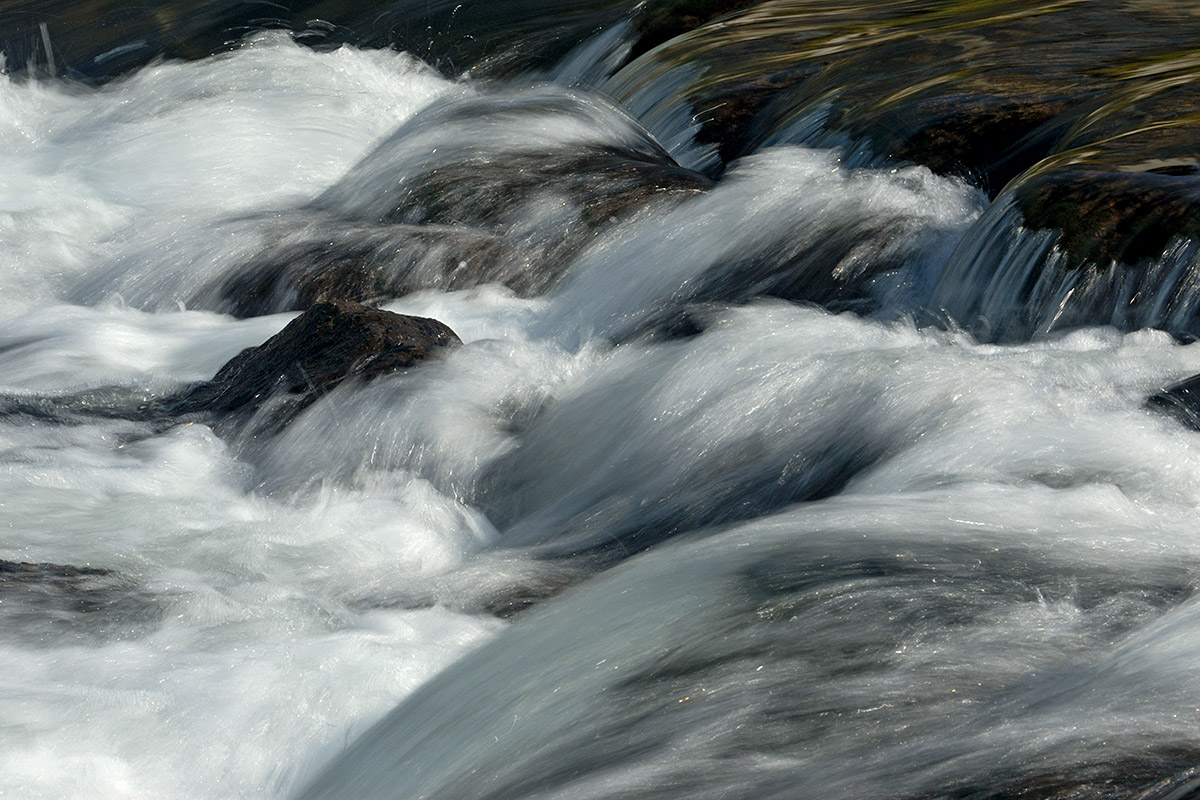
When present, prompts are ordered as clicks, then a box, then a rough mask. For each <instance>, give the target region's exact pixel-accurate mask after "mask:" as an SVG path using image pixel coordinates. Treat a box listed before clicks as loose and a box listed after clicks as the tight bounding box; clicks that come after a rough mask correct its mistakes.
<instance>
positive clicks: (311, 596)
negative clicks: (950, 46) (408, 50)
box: [0, 26, 1200, 800]
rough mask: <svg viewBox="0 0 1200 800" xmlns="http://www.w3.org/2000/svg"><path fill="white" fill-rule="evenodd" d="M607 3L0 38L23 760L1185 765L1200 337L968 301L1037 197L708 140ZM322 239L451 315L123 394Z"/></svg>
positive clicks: (775, 776) (2, 744)
mask: <svg viewBox="0 0 1200 800" xmlns="http://www.w3.org/2000/svg"><path fill="white" fill-rule="evenodd" d="M632 36H633V34H632V33H631V30H630V29H629V27H628V26H624V27H622V26H617V27H614V28H608V27H606V28H604V29H603V30H601V31H599V32H598V33H597V34H596V35H595V36H594V37H592V38H590V39H587V40H586V41H583V42H581V43H580V44H578V46H576V47H575V48H574V49H573V50H571V51H570V52H569V53H567V54H566V55H565V56H563V58H562V60H561V61H560V62H559V63H560V65H561V66H560V68H559V69H558V70H557V71H556V70H555V69H554V68H553V67H547V66H544V65H543V66H542V67H539V71H537V72H536V74H531V73H525V74H523V75H522V76H520V77H513V78H508V79H506V80H503V81H477V80H472V79H471V78H469V77H446V76H445V75H443V74H441V73H439V72H437V71H435V70H434V69H433V68H432V67H430V66H428V65H427V64H425V63H423V62H422V61H420V60H418V59H416V58H414V57H412V56H410V55H407V54H405V53H402V52H397V51H395V50H371V49H358V48H355V47H350V46H345V47H340V48H336V49H333V48H324V49H322V50H320V51H318V50H312V49H308V48H306V47H303V46H301V45H299V44H297V43H296V42H294V41H293V39H292V38H291V37H289V36H287V35H286V34H283V33H279V32H274V33H272V32H264V33H258V34H255V35H253V36H251V37H249V38H248V39H247V40H245V41H243V42H242V43H241V45H240V46H239V47H237V48H236V49H234V50H232V51H230V52H225V53H221V54H218V55H214V56H210V57H207V58H204V59H201V60H197V61H192V62H179V61H161V62H155V63H151V64H149V65H146V66H143V67H140V68H138V69H137V70H135V71H132V72H130V73H128V74H126V75H125V76H123V77H121V78H119V79H117V80H114V81H111V82H109V83H107V84H105V85H104V86H102V87H98V88H97V87H91V88H88V87H84V86H82V85H80V84H78V83H75V82H72V81H69V80H63V79H52V78H49V77H47V76H45V75H41V76H37V75H33V76H28V75H27V76H23V77H22V76H11V77H9V76H5V77H3V78H0V152H3V153H4V156H5V157H4V159H3V162H2V164H0V531H2V532H3V535H2V536H0V567H3V566H5V565H7V567H6V568H7V569H8V571H7V572H6V571H0V796H5V797H14V798H62V797H87V798H197V799H198V798H214V799H216V798H231V797H247V798H259V797H280V798H284V797H304V798H371V797H390V798H419V797H428V798H489V799H491V800H500V799H501V798H618V797H620V798H631V797H639V798H666V797H672V798H749V797H755V798H759V797H762V798H767V797H772V798H773V797H778V798H803V797H819V798H825V797H829V798H842V797H844V798H868V797H878V798H891V797H911V798H918V797H920V798H925V797H1013V796H1023V797H1026V796H1027V797H1070V798H1083V797H1113V796H1116V797H1158V798H1167V797H1171V798H1183V797H1187V796H1191V794H1190V793H1192V792H1195V791H1197V786H1198V785H1200V777H1197V776H1198V775H1200V773H1197V772H1196V769H1197V768H1200V690H1198V687H1200V606H1198V605H1197V600H1196V596H1195V586H1196V581H1197V577H1198V576H1197V568H1196V564H1198V563H1200V537H1197V535H1196V533H1197V523H1196V519H1197V508H1198V506H1200V440H1198V439H1197V435H1196V434H1195V433H1194V432H1190V431H1188V430H1186V429H1184V428H1183V427H1182V426H1180V425H1178V424H1177V423H1176V422H1174V421H1172V420H1170V419H1168V418H1166V417H1162V416H1159V415H1157V414H1154V413H1152V412H1150V411H1148V410H1147V409H1146V408H1145V406H1144V400H1145V398H1146V397H1147V396H1148V395H1149V394H1152V393H1153V392H1155V391H1156V390H1158V389H1159V388H1161V387H1162V386H1164V385H1166V384H1169V383H1171V382H1173V381H1175V380H1178V379H1180V378H1183V377H1186V376H1189V375H1192V374H1195V373H1197V372H1200V349H1197V347H1196V346H1195V345H1185V344H1182V343H1180V342H1179V341H1177V340H1176V339H1174V338H1172V337H1171V336H1170V335H1168V334H1167V333H1165V332H1162V331H1159V330H1154V329H1143V330H1131V329H1132V328H1134V327H1136V325H1126V326H1123V327H1122V328H1114V327H1096V326H1092V327H1087V326H1086V325H1083V323H1088V322H1097V321H1098V322H1102V323H1103V322H1108V321H1109V320H1108V319H1106V318H1102V319H1099V320H1096V319H1094V318H1088V317H1086V315H1083V316H1081V317H1080V318H1079V319H1077V320H1075V322H1076V323H1079V324H1081V325H1082V326H1080V327H1075V328H1074V329H1073V330H1071V331H1069V332H1067V333H1061V334H1058V335H1056V336H1053V337H1041V338H1035V339H1033V340H1032V341H1030V340H1025V341H1017V342H1015V343H1012V344H1005V345H998V344H990V343H986V342H981V341H979V340H978V339H977V338H975V337H974V336H973V335H972V334H970V333H967V332H965V331H964V329H963V328H962V327H960V326H959V324H957V323H956V322H954V321H953V320H951V319H950V317H947V316H946V315H945V312H944V311H943V309H951V311H952V312H953V310H954V309H956V308H974V307H977V306H980V305H982V306H985V307H987V308H992V307H991V306H987V304H988V303H989V302H992V299H994V298H995V296H996V294H995V293H996V292H998V291H1001V289H997V288H996V287H997V286H998V285H999V284H1000V283H1002V282H1003V281H1005V280H1011V281H1018V282H1020V281H1019V280H1018V278H1015V277H1012V276H1014V275H1015V276H1021V275H1024V271H1025V270H1027V267H1025V266H1023V265H1024V264H1026V263H1032V262H1035V261H1038V259H1043V258H1044V257H1045V256H1046V253H1047V252H1048V251H1050V250H1051V248H1052V246H1053V242H1052V241H1050V240H1049V239H1048V238H1047V236H1048V235H1047V234H1041V235H1039V234H1033V233H1030V232H1028V231H1023V230H1012V231H1011V236H1008V238H1004V236H1005V234H1004V233H1003V232H1004V231H1005V230H1009V229H1019V224H1018V223H1014V222H1012V220H1011V215H1009V216H1005V213H1006V212H1004V209H1000V210H999V211H998V210H997V209H995V208H993V209H992V210H991V211H989V212H988V215H987V216H986V217H985V216H984V215H985V210H986V209H987V208H988V199H987V197H986V196H985V195H984V194H983V192H981V191H980V190H979V189H976V188H974V187H972V186H971V185H969V184H968V183H966V182H964V181H963V180H960V179H958V178H953V177H939V176H937V175H935V174H933V173H932V172H930V171H929V170H928V169H926V168H924V167H921V166H904V165H895V166H888V165H884V166H871V165H865V164H863V165H855V164H854V163H853V162H851V161H848V160H844V159H843V158H841V157H840V155H839V153H838V152H836V151H831V150H821V149H812V148H808V147H805V146H802V145H800V144H796V143H790V144H789V143H786V142H783V143H773V144H771V145H770V146H766V147H763V148H762V149H760V150H759V151H757V152H755V153H752V154H749V155H747V156H745V157H744V158H741V159H739V160H737V161H734V162H732V163H731V164H729V165H727V166H726V167H725V168H724V170H723V173H722V174H721V175H720V177H719V179H718V180H716V182H715V183H714V182H713V181H710V180H709V178H708V177H705V176H703V175H700V174H698V173H693V172H690V170H688V169H686V168H687V167H700V168H702V167H705V166H706V165H710V164H711V159H712V157H713V156H712V151H711V149H709V150H706V149H705V147H704V146H703V144H702V143H698V142H697V141H696V140H695V139H694V138H693V134H694V130H693V128H692V127H689V126H690V123H689V118H688V117H687V116H686V113H687V112H686V109H683V110H681V108H680V107H679V105H678V104H677V103H674V101H672V100H671V97H672V91H673V89H672V87H670V86H660V87H658V88H659V89H660V90H661V91H659V92H658V94H655V91H654V90H652V88H647V89H645V90H644V91H639V92H637V93H636V96H635V97H633V99H631V100H629V101H628V103H627V104H626V105H625V106H621V105H619V104H618V103H617V102H616V101H615V100H614V99H613V98H614V97H616V96H618V95H619V94H620V92H619V91H618V88H619V87H620V86H621V85H627V84H628V81H626V82H625V83H624V84H622V81H623V80H625V79H624V78H622V77H621V76H620V75H618V76H617V78H613V79H612V81H613V83H611V84H606V81H608V80H609V79H608V77H607V76H608V75H610V74H611V73H612V72H613V71H614V70H615V69H616V67H617V66H618V65H620V64H621V63H623V60H624V59H625V58H626V54H627V53H628V52H629V48H630V46H631V42H632ZM635 63H636V62H635ZM556 81H557V82H556ZM567 84H570V86H568V85H567ZM581 84H590V85H588V86H584V85H581ZM606 86H607V88H606ZM614 87H617V88H614ZM681 114H684V116H681ZM634 115H636V117H635V116H634ZM639 120H640V121H639ZM648 131H649V132H648ZM651 132H653V133H651ZM672 159H674V160H672ZM676 161H677V162H679V164H681V165H682V166H677V165H676V163H675V162H676ZM614 187H615V188H614ZM993 217H995V218H998V219H999V220H1000V221H999V222H996V223H995V224H992V222H988V225H990V227H986V228H984V229H982V231H981V230H980V229H979V226H978V225H977V221H978V220H980V219H981V218H983V219H986V220H991V219H992V218H993ZM973 226H974V227H973ZM1006 226H1007V227H1006ZM989 236H990V237H992V239H993V240H995V241H991V240H989V239H988V237H989ZM1039 236H1040V238H1039ZM1001 239H1002V241H1001ZM414 242H416V244H414ZM1190 247H1191V245H1189V244H1187V243H1175V244H1173V245H1172V249H1171V250H1170V251H1169V252H1168V253H1166V254H1165V255H1164V258H1163V260H1162V262H1161V264H1160V265H1159V266H1158V267H1157V268H1158V269H1161V270H1164V271H1170V270H1171V269H1175V267H1173V266H1172V265H1174V264H1175V263H1176V262H1177V261H1179V260H1180V259H1182V258H1184V256H1185V255H1187V254H1188V253H1190V252H1191V250H1190V249H1188V248H1190ZM356 248H357V249H356ZM985 248H993V249H994V250H996V251H1003V253H1004V255H1003V260H1004V263H1005V264H1008V265H1009V269H1008V272H1002V273H998V274H997V275H995V276H990V275H976V274H975V273H974V272H972V269H971V268H970V267H971V265H972V264H976V263H977V262H978V259H976V261H971V259H972V258H976V256H977V254H978V253H979V252H981V251H982V250H983V249H985ZM1185 251H1186V252H1185ZM347 253H349V254H350V255H345V254H347ZM306 259H307V260H306ZM339 259H341V261H339ZM346 259H350V260H355V259H357V260H358V261H362V260H365V261H367V262H369V263H370V264H372V265H373V268H375V269H376V270H377V273H373V274H374V275H375V276H376V277H375V278H372V280H375V279H376V278H377V279H378V281H380V282H377V283H373V284H370V287H368V288H369V289H370V290H369V291H368V290H364V291H365V292H366V294H367V295H369V296H368V297H366V298H365V299H378V300H379V301H380V302H383V303H384V305H385V307H386V308H388V309H390V310H393V311H398V312H402V313H411V314H418V315H422V316H430V317H435V318H437V319H439V320H442V321H444V322H446V323H447V324H448V325H450V326H451V327H452V328H453V329H454V330H455V331H456V332H457V333H458V334H459V336H460V337H461V338H462V339H463V341H464V346H462V347H461V348H458V349H456V350H455V351H453V352H452V353H450V354H449V355H448V356H446V357H444V358H441V359H439V360H437V361H435V362H431V363H428V364H423V365H421V366H420V367H419V368H417V369H413V370H410V371H409V372H407V373H403V374H397V375H394V376H389V377H386V378H383V379H380V380H377V381H374V382H372V383H370V384H365V385H364V384H355V385H350V384H344V385H342V386H340V387H338V388H336V389H334V390H333V391H331V392H330V393H328V394H327V395H326V396H323V397H322V398H321V399H320V400H319V401H318V402H316V403H314V404H313V405H312V406H310V407H309V408H308V409H307V410H305V412H304V413H303V414H302V415H301V416H300V417H298V418H297V419H296V420H294V421H293V422H292V423H291V424H290V425H288V426H287V427H286V428H285V429H284V430H283V431H282V432H281V433H279V434H278V435H276V436H271V437H266V436H263V437H255V436H250V435H246V436H231V437H226V438H221V437H219V436H218V435H217V434H216V433H215V432H214V430H213V429H212V428H211V427H210V426H209V425H208V424H205V422H203V421H195V420H184V421H181V422H180V423H179V424H176V425H165V424H162V422H161V420H158V421H155V420H147V419H146V418H145V417H144V416H139V415H138V414H136V413H122V411H121V409H122V408H132V407H135V406H137V404H138V403H139V402H141V401H143V400H145V399H146V398H154V397H161V396H164V395H166V394H168V393H170V392H172V391H175V390H178V389H180V388H182V387H184V386H187V385H189V384H191V383H192V382H195V381H200V380H204V379H206V378H209V377H211V376H212V375H213V373H214V372H215V371H216V370H217V369H218V368H219V367H220V366H221V365H222V364H223V363H224V362H225V361H226V360H228V359H229V358H231V357H232V356H234V355H235V354H237V353H238V352H239V351H241V350H242V349H243V348H246V347H249V346H252V345H256V344H259V343H261V342H262V341H264V340H265V339H267V338H268V337H269V336H271V335H273V334H274V333H276V332H277V331H279V330H280V329H282V328H283V326H284V325H285V324H286V323H287V322H288V321H290V320H291V319H292V318H294V316H295V315H296V313H297V312H296V309H297V308H299V307H300V306H301V305H302V304H303V303H302V301H301V300H298V298H299V297H301V295H302V293H303V287H302V286H301V282H302V281H301V279H302V277H303V275H304V274H306V273H305V272H304V270H306V269H311V270H319V269H323V268H328V267H330V265H331V264H338V263H342V261H344V260H346ZM1022 259H1024V261H1022ZM1171 259H1175V261H1172V260H1171ZM951 263H953V264H956V265H957V266H956V267H955V269H954V271H953V274H952V276H951V277H950V278H947V276H946V275H945V274H944V272H945V268H946V266H947V264H951ZM780 264H785V265H787V267H788V269H787V271H786V275H783V276H781V274H780V271H779V270H778V269H777V267H778V266H779V265H780ZM288 270H292V271H291V272H289V271H288ZM262 275H265V276H266V277H262V278H261V281H265V283H261V282H260V283H254V281H260V276H262ZM379 276H383V277H379ZM239 281H241V283H239ZM247 281H248V282H247ZM289 281H291V282H290V283H289ZM251 285H253V286H255V287H257V289H256V290H255V292H254V293H251V292H249V291H248V290H247V289H246V287H247V286H251ZM263 286H266V287H267V288H266V289H264V288H262V287H263ZM398 287H403V291H401V290H400V289H399V288H398ZM1069 291H1070V287H1069V286H1066V285H1065V284H1064V285H1055V286H1053V287H1050V288H1047V289H1046V290H1045V292H1044V293H1043V294H1045V295H1046V296H1045V297H1041V296H1040V295H1039V298H1038V299H1037V300H1036V302H1037V304H1038V305H1036V308H1035V311H1036V314H1035V316H1037V317H1038V319H1039V320H1043V321H1044V319H1045V318H1046V315H1047V314H1050V313H1051V311H1052V306H1053V303H1054V302H1059V301H1061V300H1062V297H1063V295H1064V294H1067V293H1069ZM239 292H240V293H239ZM972 292H974V293H975V295H971V293H972ZM785 298H792V299H785ZM797 298H798V299H797ZM978 298H984V299H982V300H981V299H978ZM989 298H991V299H989ZM1047 298H1048V299H1047ZM251 300H253V302H251ZM1187 300H1188V301H1189V302H1190V303H1192V304H1194V303H1195V295H1194V293H1193V295H1191V296H1190V297H1189V298H1187ZM801 301H804V302H801ZM997 302H998V301H997ZM818 304H819V305H818ZM1179 304H1180V306H1183V305H1186V303H1185V302H1184V301H1183V300H1180V303H1179ZM996 308H997V309H998V308H999V307H998V306H996ZM1048 308H1050V309H1051V311H1047V310H1046V309H1048ZM992 313H994V314H1000V313H1001V311H1000V310H995V309H993V312H992ZM1105 313H1107V312H1105ZM1180 313H1182V312H1180ZM931 320H933V321H939V322H940V323H941V324H937V325H930V324H929V323H930V321H931ZM1140 320H1141V318H1138V320H1135V322H1137V323H1138V324H1141V322H1140ZM1113 321H1116V320H1113ZM17 564H23V565H25V566H24V567H21V568H16V567H15V565H17ZM29 565H41V566H29Z"/></svg>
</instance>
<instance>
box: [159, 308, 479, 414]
mask: <svg viewBox="0 0 1200 800" xmlns="http://www.w3.org/2000/svg"><path fill="white" fill-rule="evenodd" d="M461 343H462V342H461V340H460V339H459V338H458V336H457V335H456V334H455V333H454V331H452V330H450V328H449V327H447V326H446V325H445V324H443V323H441V322H438V321H437V320H434V319H428V318H425V317H410V316H404V315H402V314H395V313H392V312H391V311H383V310H381V309H377V308H370V307H368V306H364V305H361V304H359V303H353V302H350V301H347V300H328V301H324V302H321V303H317V304H316V305H314V306H313V307H312V308H310V309H309V310H308V311H306V312H305V313H303V314H301V315H300V316H299V317H297V318H296V319H294V320H292V321H291V322H290V323H289V324H288V325H287V327H285V328H284V329H283V330H282V331H280V332H279V333H277V334H275V335H274V336H272V337H271V338H270V339H268V340H267V341H266V342H264V343H263V344H261V345H259V346H258V347H251V348H248V349H246V350H243V351H242V352H241V353H239V354H238V355H237V356H235V357H234V358H232V359H231V360H230V361H228V362H227V363H226V364H225V365H224V366H223V367H221V369H220V370H218V371H217V374H216V375H215V376H213V378H212V380H210V381H207V382H205V383H202V384H199V385H197V386H195V387H193V388H192V389H190V390H189V391H187V392H186V393H185V394H184V395H183V396H182V397H180V398H178V399H176V400H175V401H174V402H172V403H170V404H169V408H170V410H171V412H172V413H175V414H197V413H203V414H207V415H210V416H212V417H213V418H214V427H215V429H216V430H217V431H218V433H223V434H229V433H234V432H237V431H238V430H239V429H242V428H243V427H245V426H246V424H247V423H249V422H251V421H252V420H253V421H254V424H253V425H252V426H251V430H252V432H253V434H254V435H258V434H262V433H272V432H275V431H278V430H279V429H281V428H283V427H284V426H286V425H287V424H288V422H290V421H291V419H292V418H294V417H295V416H296V415H297V414H298V413H300V412H301V411H302V410H304V409H305V408H307V407H308V406H309V405H311V404H312V403H314V402H315V401H316V400H317V399H318V398H320V397H321V395H322V394H325V393H326V392H329V391H330V390H332V389H333V388H334V387H336V386H338V385H339V384H341V383H343V382H345V381H347V380H352V379H353V380H363V381H369V380H373V379H375V378H378V377H380V376H383V375H388V374H391V373H394V372H398V371H402V370H405V369H408V368H410V367H412V366H414V365H416V364H418V363H419V362H421V361H424V360H426V359H428V358H431V357H433V356H435V355H436V354H438V353H439V352H440V351H441V350H443V349H445V348H447V347H452V346H454V345H458V344H461ZM268 406H269V407H268ZM260 410H264V411H266V414H265V415H264V417H263V418H260V419H254V418H255V416H256V415H257V414H258V412H259V411H260Z"/></svg>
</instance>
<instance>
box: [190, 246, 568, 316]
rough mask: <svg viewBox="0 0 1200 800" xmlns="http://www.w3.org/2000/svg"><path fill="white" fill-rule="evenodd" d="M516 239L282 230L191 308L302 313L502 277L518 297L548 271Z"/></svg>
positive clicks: (541, 282)
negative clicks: (335, 302) (330, 303)
mask: <svg viewBox="0 0 1200 800" xmlns="http://www.w3.org/2000/svg"><path fill="white" fill-rule="evenodd" d="M532 262H533V259H532V256H531V255H530V254H529V253H527V252H526V251H525V250H524V249H523V248H522V247H521V246H520V244H519V243H508V242H505V241H504V240H503V239H502V238H501V237H499V236H496V235H495V234H491V233H488V232H486V231H476V230H472V229H467V228H462V227H450V226H437V225H421V226H417V225H346V224H345V223H343V224H342V225H341V226H340V228H336V229H335V227H334V226H333V224H332V223H331V224H329V225H328V226H324V225H322V226H320V228H319V232H314V233H312V234H310V235H301V236H296V235H288V236H283V237H281V238H280V239H279V240H278V241H277V242H276V243H274V244H272V245H271V246H269V247H268V248H266V249H264V251H263V252H262V253H260V254H259V255H257V256H256V257H255V258H254V259H253V260H252V261H250V262H249V263H246V264H243V265H240V266H238V267H237V268H236V270H234V271H232V272H230V273H226V274H223V275H221V276H219V277H217V278H216V279H214V280H211V281H209V282H208V283H206V284H204V285H203V286H201V287H200V288H198V289H197V290H196V291H195V292H194V293H193V294H192V295H191V296H190V297H189V298H188V306H189V307H192V308H212V309H214V310H216V311H220V312H222V313H227V314H232V315H233V316H235V317H254V316H261V315H264V314H277V313H280V312H283V311H302V310H304V309H306V308H309V307H310V306H312V305H313V304H314V303H319V302H322V301H325V300H329V299H331V298H336V299H342V300H352V301H354V302H359V303H379V302H384V301H386V300H388V299H390V298H395V297H402V296H403V295H406V294H408V293H410V292H415V291H418V290H421V289H439V290H442V291H454V290H456V289H466V288H471V287H474V286H478V285H479V284H482V283H505V284H507V285H508V286H509V288H512V289H513V290H514V291H517V292H518V293H519V294H522V295H532V294H538V293H540V292H541V291H544V290H545V288H546V287H547V285H548V283H549V282H550V281H551V280H552V279H553V277H555V276H554V275H552V274H550V272H549V271H547V270H538V269H536V268H535V265H534V264H533V263H532Z"/></svg>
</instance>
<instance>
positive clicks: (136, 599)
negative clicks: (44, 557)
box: [0, 559, 162, 641]
mask: <svg viewBox="0 0 1200 800" xmlns="http://www.w3.org/2000/svg"><path fill="white" fill-rule="evenodd" d="M161 611H162V607H161V602H160V600H159V599H156V598H154V597H152V596H150V595H149V594H148V593H147V592H146V591H145V589H144V588H142V587H139V586H138V585H137V584H136V583H135V582H134V581H133V580H132V579H130V578H128V577H126V576H124V575H121V574H120V573H117V572H114V571H112V570H109V569H101V568H98V567H91V566H83V567H78V566H72V565H69V564H49V563H29V562H23V561H5V560H3V559H0V627H3V628H4V629H5V631H6V632H7V633H8V634H9V635H15V636H31V637H34V638H37V639H38V640H39V641H40V640H41V637H43V636H44V635H45V634H46V633H47V632H51V631H52V632H59V633H65V634H69V635H71V636H84V637H88V638H90V637H93V636H105V635H109V636H111V635H115V634H118V635H131V634H136V633H138V632H140V631H141V630H143V626H145V625H147V624H148V623H150V622H152V621H153V620H155V619H157V618H158V616H159V615H160V614H161ZM47 624H48V625H49V626H50V627H49V628H47V627H46V626H47Z"/></svg>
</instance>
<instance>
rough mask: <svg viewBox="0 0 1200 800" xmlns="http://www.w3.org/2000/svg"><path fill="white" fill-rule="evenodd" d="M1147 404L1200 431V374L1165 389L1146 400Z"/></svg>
mask: <svg viewBox="0 0 1200 800" xmlns="http://www.w3.org/2000/svg"><path fill="white" fill-rule="evenodd" d="M1146 406H1147V407H1148V408H1152V409H1154V410H1155V411H1160V412H1162V413H1164V414H1167V415H1169V416H1172V417H1174V418H1175V419H1177V420H1179V421H1180V422H1182V423H1183V424H1184V425H1186V426H1187V427H1189V428H1191V429H1193V430H1197V431H1200V375H1193V376H1192V377H1190V378H1188V379H1187V380H1185V381H1181V382H1180V383H1177V384H1175V385H1174V386H1170V387H1168V388H1166V389H1163V390H1162V391H1161V392H1159V393H1158V394H1155V395H1151V396H1150V397H1149V398H1148V399H1147V400H1146Z"/></svg>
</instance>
